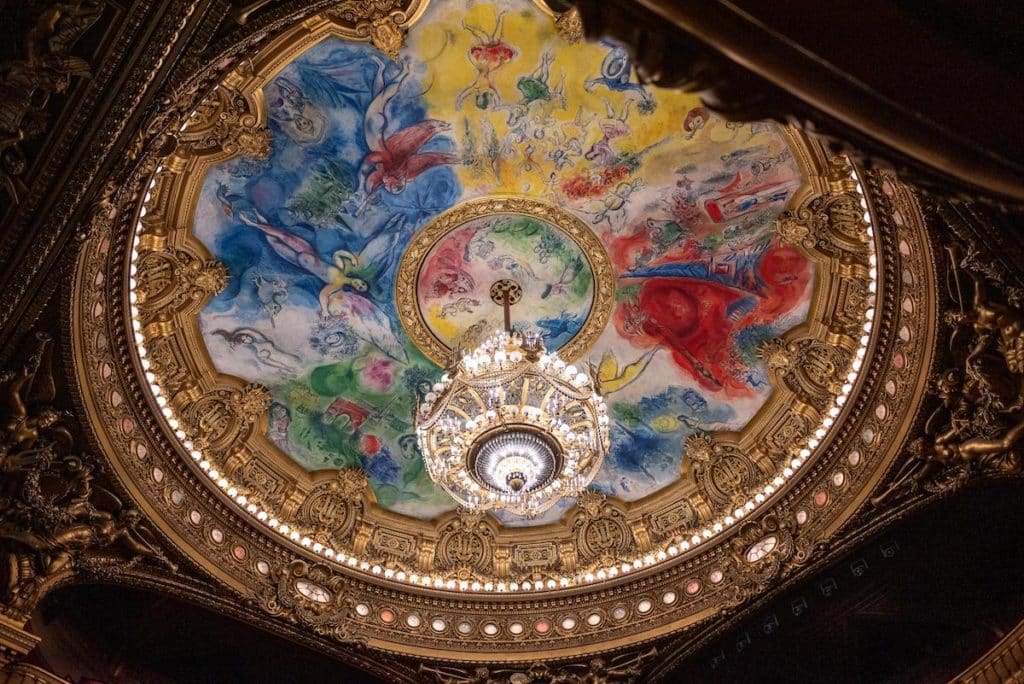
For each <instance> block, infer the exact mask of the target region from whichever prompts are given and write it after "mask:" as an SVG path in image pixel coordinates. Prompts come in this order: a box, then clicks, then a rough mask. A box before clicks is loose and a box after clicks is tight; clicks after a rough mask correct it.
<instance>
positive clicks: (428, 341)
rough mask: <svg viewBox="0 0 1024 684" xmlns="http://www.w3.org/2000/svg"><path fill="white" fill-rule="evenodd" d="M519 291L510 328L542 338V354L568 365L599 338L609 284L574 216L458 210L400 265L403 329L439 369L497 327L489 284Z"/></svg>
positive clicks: (602, 261) (482, 205)
mask: <svg viewBox="0 0 1024 684" xmlns="http://www.w3.org/2000/svg"><path fill="white" fill-rule="evenodd" d="M506 279H507V280H512V281H514V282H516V283H517V284H518V285H519V287H520V288H521V291H522V298H521V301H519V303H518V304H517V305H516V307H515V311H514V317H513V320H512V325H513V328H516V329H521V330H533V331H536V332H538V333H540V334H541V335H542V336H543V338H544V343H545V345H547V348H548V349H551V350H552V351H556V350H557V351H559V353H560V354H561V356H562V357H563V358H566V359H568V360H574V359H575V358H576V357H577V356H579V354H580V353H582V352H583V351H584V350H586V349H587V348H589V347H590V346H591V345H592V344H593V342H594V341H595V340H596V339H597V337H598V336H600V334H601V332H602V331H603V330H604V327H605V325H606V324H607V322H608V318H609V316H610V314H611V308H612V304H613V302H612V296H613V293H614V280H613V275H612V270H611V262H610V260H609V259H608V256H607V254H606V253H605V250H604V245H603V243H602V242H601V240H600V239H599V238H598V237H597V235H595V234H594V232H593V231H592V230H591V229H590V227H589V226H588V225H587V224H586V223H585V222H583V221H581V220H580V219H579V218H577V217H576V216H574V215H572V214H570V213H568V212H566V211H563V210H562V209H559V208H558V207H555V206H553V205H550V204H547V203H545V202H540V201H537V200H533V199H530V198H525V197H512V196H496V197H484V198H480V199H476V200H471V201H469V202H466V203H463V204H460V205H458V206H456V207H454V208H453V209H451V210H450V211H448V212H445V213H444V214H442V215H441V216H439V217H438V218H437V219H435V220H434V221H432V222H431V223H430V224H429V225H428V226H427V227H425V228H424V229H423V230H422V231H420V232H419V233H418V234H417V235H416V236H415V237H414V239H413V242H412V244H411V245H410V246H409V248H408V249H407V250H406V253H405V256H404V258H403V260H402V264H401V265H400V266H399V274H398V280H397V284H396V288H397V290H396V295H397V301H398V313H399V316H400V317H401V319H402V323H403V325H404V326H405V329H406V331H407V332H408V333H409V336H410V337H411V338H412V340H413V342H415V343H416V344H417V346H418V347H419V348H420V350H421V351H423V353H424V354H426V355H427V356H429V357H430V358H432V359H433V360H434V361H436V362H437V363H438V364H441V365H446V364H447V363H448V361H449V359H450V356H451V352H452V350H467V349H471V348H473V347H475V346H476V345H477V344H478V343H479V342H480V341H481V340H482V339H483V338H484V337H486V336H488V335H490V334H492V333H493V332H495V331H496V330H500V329H502V328H503V327H504V320H503V314H502V310H501V308H500V307H497V306H495V304H494V303H493V302H492V301H491V295H490V289H491V286H492V285H493V284H494V283H495V282H496V281H499V280H506Z"/></svg>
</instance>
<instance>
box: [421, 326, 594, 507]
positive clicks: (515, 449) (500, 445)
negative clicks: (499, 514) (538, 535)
mask: <svg viewBox="0 0 1024 684" xmlns="http://www.w3.org/2000/svg"><path fill="white" fill-rule="evenodd" d="M415 424H416V436H417V439H418V441H419V446H420V451H421V452H422V454H423V459H424V461H425V463H426V465H427V471H428V472H429V474H430V477H431V479H433V481H434V482H435V483H437V484H438V485H440V486H441V487H442V488H443V489H444V490H445V491H447V492H448V493H449V494H450V495H451V496H452V497H453V498H454V499H455V500H456V501H458V502H459V503H460V504H462V505H463V506H465V507H467V508H469V509H477V510H487V509H503V510H506V511H509V512H511V513H514V514H517V515H522V516H526V517H533V516H536V515H538V514H539V513H542V512H543V511H545V510H547V509H549V508H551V507H552V506H554V505H555V504H556V503H557V502H558V501H559V500H560V499H561V498H562V497H575V496H577V495H579V494H580V493H581V492H582V491H583V490H584V489H585V488H586V487H587V486H588V485H589V484H590V483H591V481H593V479H594V476H595V475H597V472H598V470H600V468H601V463H602V462H603V461H604V457H605V454H606V453H607V451H608V448H609V445H610V436H609V429H608V428H609V420H608V410H607V407H606V406H605V403H604V399H602V398H601V396H600V395H599V394H598V393H597V391H596V390H595V388H594V386H593V383H592V382H591V379H590V376H588V375H587V374H586V373H584V372H581V371H580V370H579V369H577V368H576V367H575V366H572V365H567V364H566V363H565V361H563V360H562V359H560V358H559V357H558V354H557V353H548V352H547V350H545V348H544V344H543V342H542V341H541V339H540V337H539V336H538V335H536V334H532V333H527V334H525V335H520V334H519V333H518V332H512V333H509V332H498V333H495V334H494V335H492V336H491V337H489V338H488V339H487V340H485V341H484V342H483V343H482V344H481V345H480V346H479V347H477V348H476V349H475V350H474V351H472V352H471V353H469V354H466V355H465V356H463V357H462V359H461V360H460V361H459V362H458V363H457V364H455V365H454V367H453V368H452V369H450V370H449V371H448V372H446V373H445V374H444V375H443V376H442V377H441V380H440V381H439V382H437V383H435V384H434V386H433V389H432V391H430V392H429V393H427V395H426V396H425V397H424V398H423V400H422V401H421V403H420V405H419V407H418V409H417V412H416V416H415Z"/></svg>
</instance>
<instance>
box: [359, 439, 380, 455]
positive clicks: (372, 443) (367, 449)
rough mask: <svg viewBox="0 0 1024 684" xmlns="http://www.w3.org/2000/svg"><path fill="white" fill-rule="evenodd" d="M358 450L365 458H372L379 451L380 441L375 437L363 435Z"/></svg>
mask: <svg viewBox="0 0 1024 684" xmlns="http://www.w3.org/2000/svg"><path fill="white" fill-rule="evenodd" d="M359 448H360V449H362V450H363V453H364V454H366V455H367V456H373V455H375V454H376V453H378V452H379V451H380V439H379V438H378V437H377V436H376V435H363V436H362V437H361V438H360V439H359Z"/></svg>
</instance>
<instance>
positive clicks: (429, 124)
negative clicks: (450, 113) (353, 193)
mask: <svg viewBox="0 0 1024 684" xmlns="http://www.w3.org/2000/svg"><path fill="white" fill-rule="evenodd" d="M375 61H376V62H377V75H376V77H375V79H374V90H373V92H374V93H376V94H375V95H374V98H373V100H372V101H371V102H370V105H369V107H367V110H366V117H365V119H364V121H363V134H364V136H365V137H366V146H367V147H368V148H369V149H370V152H369V153H368V154H367V155H366V156H365V157H364V158H363V167H364V168H363V173H365V174H366V178H365V181H364V187H365V191H366V197H367V200H368V201H369V200H370V199H371V198H374V197H378V196H379V192H380V189H381V188H384V190H386V191H387V192H389V193H391V194H392V195H397V194H399V193H400V192H402V191H403V190H405V186H406V185H407V184H408V183H409V181H411V180H413V179H414V178H416V177H417V176H419V175H420V174H421V173H423V172H425V171H428V170H429V169H432V168H434V167H435V166H441V165H445V164H455V163H456V162H457V161H458V157H456V156H455V155H454V154H451V153H449V152H437V151H431V152H422V151H421V149H422V148H423V146H424V145H426V144H427V143H428V142H430V141H431V140H432V139H434V137H435V136H437V134H438V133H441V132H442V131H446V130H448V129H449V128H451V124H449V123H448V122H446V121H439V120H437V119H425V120H423V121H420V122H419V123H415V124H412V125H410V126H406V127H405V128H403V129H401V130H399V131H395V132H389V131H388V129H389V127H390V124H391V120H390V119H389V116H388V106H389V105H390V104H391V101H392V100H393V99H394V98H395V96H396V95H398V92H399V91H400V90H401V88H402V85H403V84H404V83H405V79H406V78H407V77H408V76H409V64H408V62H407V61H404V60H403V61H402V63H401V65H400V67H399V73H398V75H397V76H396V77H395V78H393V79H392V80H391V81H390V82H388V83H385V79H384V72H385V70H386V68H387V64H386V63H385V62H384V61H383V60H380V59H377V58H375Z"/></svg>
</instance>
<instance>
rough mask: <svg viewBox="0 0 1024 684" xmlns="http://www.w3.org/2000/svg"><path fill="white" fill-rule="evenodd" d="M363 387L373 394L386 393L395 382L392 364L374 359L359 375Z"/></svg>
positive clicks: (385, 360) (384, 360)
mask: <svg viewBox="0 0 1024 684" xmlns="http://www.w3.org/2000/svg"><path fill="white" fill-rule="evenodd" d="M360 378H361V379H362V381H363V385H365V387H366V388H367V389H369V390H372V391H374V392H387V391H388V389H390V388H391V383H392V382H394V380H395V372H394V364H393V363H392V362H391V361H388V360H387V359H374V360H373V361H370V362H369V363H367V364H366V365H365V366H363V370H362V372H361V374H360Z"/></svg>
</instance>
